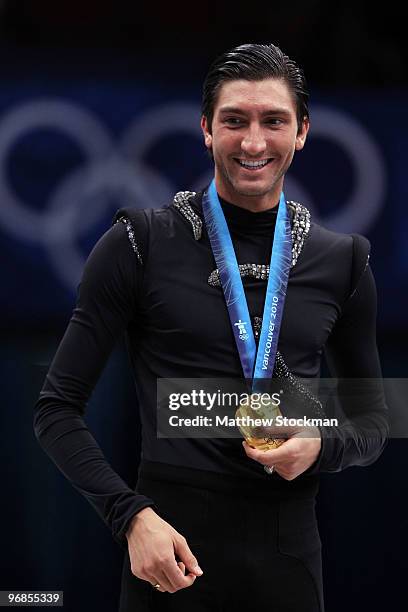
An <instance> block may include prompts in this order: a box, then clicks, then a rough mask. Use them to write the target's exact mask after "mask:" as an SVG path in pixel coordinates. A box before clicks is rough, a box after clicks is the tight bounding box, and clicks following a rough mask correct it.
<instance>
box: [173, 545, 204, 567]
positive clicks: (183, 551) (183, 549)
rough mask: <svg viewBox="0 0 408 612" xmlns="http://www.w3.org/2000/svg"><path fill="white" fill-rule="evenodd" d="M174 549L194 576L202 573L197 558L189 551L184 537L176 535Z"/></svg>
mask: <svg viewBox="0 0 408 612" xmlns="http://www.w3.org/2000/svg"><path fill="white" fill-rule="evenodd" d="M175 550H176V553H177V555H178V557H179V558H180V559H181V561H182V562H183V563H184V565H185V566H186V568H187V569H188V570H189V571H190V572H191V573H192V574H194V575H195V576H201V575H202V574H203V570H202V569H201V567H200V566H199V565H198V562H197V559H196V558H195V556H194V555H193V553H192V552H191V550H190V548H189V546H188V544H187V542H186V541H185V539H184V538H181V537H178V538H177V539H176V541H175Z"/></svg>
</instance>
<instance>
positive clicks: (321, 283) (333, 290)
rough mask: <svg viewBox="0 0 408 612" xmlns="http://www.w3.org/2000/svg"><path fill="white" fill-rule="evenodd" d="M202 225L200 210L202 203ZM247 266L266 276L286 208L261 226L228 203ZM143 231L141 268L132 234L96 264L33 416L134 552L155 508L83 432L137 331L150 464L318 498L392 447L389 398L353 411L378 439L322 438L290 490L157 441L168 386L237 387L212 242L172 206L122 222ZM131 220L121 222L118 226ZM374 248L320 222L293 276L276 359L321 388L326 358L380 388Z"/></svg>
mask: <svg viewBox="0 0 408 612" xmlns="http://www.w3.org/2000/svg"><path fill="white" fill-rule="evenodd" d="M192 206H193V208H194V210H195V211H196V213H197V214H198V215H201V197H200V194H198V195H197V196H196V197H195V198H194V199H193V200H192ZM222 206H223V210H224V213H225V216H226V219H227V223H228V225H229V228H230V232H231V237H232V240H233V244H234V248H235V250H236V254H237V259H238V263H261V264H262V263H269V260H270V254H271V248H272V239H273V232H274V227H275V222H276V213H277V209H271V210H268V211H265V212H261V213H252V212H249V211H247V210H244V209H241V208H239V207H237V206H234V205H233V204H229V203H226V202H222ZM125 212H126V215H127V216H128V217H129V218H130V219H131V220H132V222H133V226H134V231H135V236H136V240H137V241H138V243H139V245H140V247H141V251H142V256H143V264H141V263H140V262H139V261H138V259H137V257H136V254H135V252H134V251H133V249H132V246H131V243H130V241H129V239H128V236H127V234H126V229H125V226H124V224H123V223H118V224H116V225H114V226H113V227H112V228H111V229H109V230H108V231H107V232H106V233H105V234H104V236H102V238H101V239H100V240H99V242H98V243H97V244H96V246H95V248H94V249H93V251H92V253H91V254H90V256H89V259H88V261H87V264H86V267H85V270H84V274H83V278H82V282H81V285H80V288H79V292H78V299H77V304H76V307H75V309H74V312H73V315H72V318H71V321H70V323H69V325H68V328H67V331H66V333H65V335H64V338H63V339H62V342H61V344H60V346H59V349H58V351H57V354H56V356H55V358H54V361H53V363H52V365H51V367H50V370H49V372H48V375H47V378H46V381H45V384H44V387H43V390H42V391H41V395H40V398H39V400H38V402H37V405H36V410H35V419H34V426H35V432H36V435H37V437H38V440H39V442H40V444H41V445H42V446H43V448H44V450H45V451H46V452H47V453H48V454H49V455H50V456H51V458H52V459H53V461H55V463H56V464H57V465H58V466H59V468H60V469H61V470H62V471H63V473H64V474H65V475H66V476H67V478H68V479H69V480H70V482H71V483H72V484H73V486H75V487H76V488H77V489H78V490H79V491H80V492H81V493H82V494H83V495H84V496H85V497H86V499H88V501H89V502H90V503H91V504H92V505H93V506H94V507H95V509H96V510H97V512H98V513H99V514H100V516H101V517H102V518H103V520H104V521H105V522H106V524H107V525H108V527H109V528H110V529H111V531H112V534H113V536H114V537H115V539H116V540H117V541H118V542H119V543H120V544H121V545H122V546H123V547H124V548H125V549H126V538H125V533H126V530H127V527H128V524H129V522H130V520H131V518H132V516H133V515H134V514H135V513H136V512H138V511H139V510H141V509H142V508H144V507H146V506H148V505H151V506H154V502H155V500H154V499H153V498H151V497H149V495H146V494H144V493H143V492H139V491H132V490H131V489H130V488H129V487H128V486H127V484H126V483H125V482H123V480H122V479H121V478H120V477H119V476H118V475H117V474H116V473H115V472H114V471H113V470H112V468H111V467H110V465H109V464H108V463H107V462H106V460H105V458H104V456H103V453H102V451H101V449H100V448H99V446H98V445H97V443H96V442H95V440H94V438H93V437H92V435H91V433H90V432H89V430H88V428H87V426H86V424H85V422H84V419H83V415H84V411H85V408H86V403H87V401H88V398H89V396H90V394H91V393H92V389H93V387H94V385H95V383H96V381H97V380H98V377H99V375H100V372H101V370H102V368H103V367H104V365H105V363H106V360H107V359H108V357H109V354H110V352H111V351H112V348H113V346H114V345H115V343H116V341H117V339H118V338H119V337H120V336H121V335H122V334H123V333H124V332H125V331H126V333H127V341H128V348H129V354H130V362H131V367H132V370H133V373H134V377H135V381H136V386H137V392H138V398H139V403H140V414H141V420H142V449H143V450H142V454H143V458H144V459H145V460H147V461H150V462H159V463H160V462H161V463H165V464H169V465H173V466H188V467H190V468H196V469H197V470H204V471H209V472H213V473H218V474H224V475H225V478H226V479H228V478H229V477H231V478H243V479H252V480H253V481H254V482H256V483H257V484H258V486H259V490H260V491H267V490H269V489H271V488H276V489H277V490H279V491H285V492H287V493H288V494H289V495H293V497H294V498H295V497H296V494H297V491H300V490H302V491H304V490H305V489H306V490H309V491H310V493H311V494H315V492H316V490H317V484H318V474H319V472H321V471H336V470H340V469H344V468H346V467H348V466H349V465H364V464H367V463H370V462H372V461H374V460H375V459H376V458H377V457H378V456H379V454H380V452H381V450H382V447H383V445H384V440H385V436H386V430H387V425H386V416H385V413H386V407H385V404H384V397H383V395H382V393H381V392H378V393H377V394H376V395H375V396H371V397H368V398H362V400H361V402H359V404H358V406H354V405H350V406H345V407H344V409H345V410H346V411H350V412H354V414H353V415H352V416H353V417H354V419H355V420H356V422H358V419H363V420H364V419H365V418H366V417H367V415H369V416H368V417H367V418H369V420H370V421H372V422H373V424H374V425H373V426H374V428H375V431H376V432H377V433H376V435H375V436H373V437H371V438H369V439H367V437H366V436H364V434H363V433H362V431H360V430H359V428H358V427H355V428H354V429H352V431H351V432H350V431H349V432H347V433H345V432H344V431H341V430H339V431H338V432H337V436H336V438H335V439H323V444H322V450H321V452H320V455H319V457H318V459H317V461H316V463H315V464H314V465H313V466H312V467H311V468H310V469H309V470H308V471H307V472H306V473H305V474H302V475H301V476H299V477H298V478H296V479H295V480H293V481H290V482H289V481H286V480H284V479H282V478H280V477H279V476H277V475H276V476H275V477H274V478H273V479H271V478H270V477H269V476H268V475H267V474H265V472H264V471H263V468H262V466H261V465H259V464H258V463H257V462H254V461H252V460H250V459H248V458H247V456H246V455H245V453H244V451H243V448H242V446H241V442H240V440H238V439H157V437H156V380H157V378H159V377H164V378H167V377H169V378H174V377H184V378H189V377H193V378H200V377H207V378H216V377H239V376H241V366H240V362H239V358H238V355H237V352H236V347H235V343H234V339H233V334H232V330H231V327H230V322H229V319H228V313H227V310H226V307H225V303H224V299H223V295H222V290H221V288H220V287H212V286H210V285H209V284H208V282H207V279H208V277H209V275H210V273H211V272H212V271H213V270H214V268H215V263H214V258H213V255H212V252H211V248H210V244H209V241H208V237H207V235H206V232H205V229H204V231H203V236H202V238H201V239H200V240H198V241H196V240H194V237H193V232H192V228H191V225H190V224H189V222H188V221H187V220H186V219H185V218H184V217H183V216H182V215H181V213H180V212H179V211H178V210H176V209H175V208H174V206H172V205H171V206H169V207H166V208H163V209H155V210H146V211H144V212H141V211H137V212H136V211H132V210H128V211H125ZM121 214H122V213H121ZM368 251H369V245H368V241H367V240H366V239H364V238H363V237H361V236H349V235H344V234H337V233H334V232H331V231H328V230H326V229H324V228H323V227H321V226H319V225H317V224H314V223H312V225H311V229H310V233H309V236H308V237H307V239H306V241H305V244H304V248H303V250H302V253H301V255H300V257H299V260H298V262H297V264H296V266H295V267H294V268H293V269H292V270H291V273H290V277H289V285H288V293H287V299H286V304H285V311H284V315H283V321H282V328H281V334H280V339H279V351H280V352H281V353H282V355H283V357H284V359H285V361H286V363H287V365H288V366H289V368H290V369H291V371H292V372H293V373H294V374H295V375H296V376H299V377H310V378H315V377H318V376H319V373H320V363H321V357H322V354H323V351H326V355H327V358H328V362H329V364H331V366H332V368H333V374H334V375H337V376H342V377H351V378H353V377H364V378H370V377H380V376H381V370H380V363H379V358H378V352H377V348H376V340H375V323H376V290H375V283H374V279H373V275H372V272H371V269H370V267H369V266H368V267H367V266H366V263H367V255H368ZM244 288H245V292H246V296H247V301H248V307H249V312H250V315H251V317H252V318H253V317H255V316H258V317H261V316H262V314H263V303H264V297H265V289H266V282H265V281H262V280H256V279H251V278H245V279H244Z"/></svg>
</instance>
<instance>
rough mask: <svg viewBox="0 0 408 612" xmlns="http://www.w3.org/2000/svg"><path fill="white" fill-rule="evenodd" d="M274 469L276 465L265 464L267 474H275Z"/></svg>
mask: <svg viewBox="0 0 408 612" xmlns="http://www.w3.org/2000/svg"><path fill="white" fill-rule="evenodd" d="M274 469H275V466H274V465H264V470H265V472H266V473H267V474H273V471H274Z"/></svg>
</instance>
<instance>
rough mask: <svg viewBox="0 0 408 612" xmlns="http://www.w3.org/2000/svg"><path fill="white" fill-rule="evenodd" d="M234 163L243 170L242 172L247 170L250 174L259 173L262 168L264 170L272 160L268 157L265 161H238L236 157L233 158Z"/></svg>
mask: <svg viewBox="0 0 408 612" xmlns="http://www.w3.org/2000/svg"><path fill="white" fill-rule="evenodd" d="M234 161H235V162H236V163H237V164H238V165H239V166H241V168H244V170H249V171H250V172H259V171H261V170H262V169H263V168H265V166H267V165H268V164H269V163H270V162H271V161H273V158H272V157H269V158H267V159H257V160H256V161H254V160H249V159H240V158H238V157H234Z"/></svg>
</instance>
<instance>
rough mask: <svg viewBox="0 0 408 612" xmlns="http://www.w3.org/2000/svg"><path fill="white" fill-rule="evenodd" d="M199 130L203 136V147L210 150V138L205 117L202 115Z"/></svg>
mask: <svg viewBox="0 0 408 612" xmlns="http://www.w3.org/2000/svg"><path fill="white" fill-rule="evenodd" d="M201 129H202V131H203V134H204V143H205V146H206V147H207V149H211V146H212V136H211V134H210V132H209V130H208V123H207V117H205V116H204V115H202V117H201Z"/></svg>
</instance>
